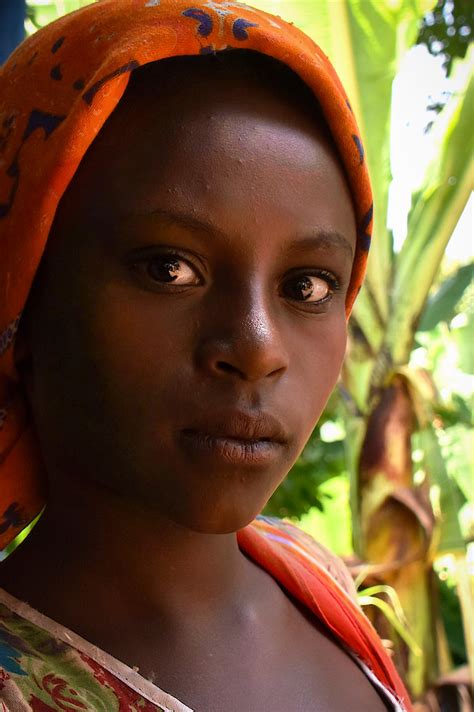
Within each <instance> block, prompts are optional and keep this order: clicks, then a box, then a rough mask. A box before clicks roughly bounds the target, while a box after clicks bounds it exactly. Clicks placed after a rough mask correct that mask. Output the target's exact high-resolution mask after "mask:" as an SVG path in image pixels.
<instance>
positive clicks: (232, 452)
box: [181, 431, 282, 465]
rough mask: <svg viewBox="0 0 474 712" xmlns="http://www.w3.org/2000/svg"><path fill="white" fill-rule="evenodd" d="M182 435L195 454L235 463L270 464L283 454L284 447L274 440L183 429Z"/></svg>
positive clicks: (189, 449) (186, 445)
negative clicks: (249, 438)
mask: <svg viewBox="0 0 474 712" xmlns="http://www.w3.org/2000/svg"><path fill="white" fill-rule="evenodd" d="M181 436H182V438H181V439H182V442H183V445H184V446H185V448H186V450H187V451H188V452H189V453H190V454H192V455H193V456H196V455H202V456H207V457H211V458H213V459H218V460H220V461H221V462H227V463H230V464H234V465H238V464H245V465H268V464H270V463H271V462H272V461H273V460H275V459H276V458H277V457H278V456H279V455H280V454H281V448H282V445H281V443H278V442H275V441H274V440H239V439H237V438H226V437H215V436H213V435H207V434H205V433H199V432H195V431H182V432H181Z"/></svg>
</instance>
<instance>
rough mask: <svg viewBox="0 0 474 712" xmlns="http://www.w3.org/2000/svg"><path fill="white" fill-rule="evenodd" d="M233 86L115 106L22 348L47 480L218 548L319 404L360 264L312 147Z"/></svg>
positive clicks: (65, 213)
mask: <svg viewBox="0 0 474 712" xmlns="http://www.w3.org/2000/svg"><path fill="white" fill-rule="evenodd" d="M229 84H230V83H229ZM229 84H228V83H223V82H222V81H220V80H219V79H212V78H210V77H205V76H203V77H199V76H196V77H195V78H193V81H192V82H189V84H188V85H186V86H185V87H180V88H177V89H176V90H174V91H168V92H165V93H161V94H160V95H159V96H156V92H155V96H154V97H153V96H152V94H153V92H150V93H149V94H148V96H147V98H146V99H145V98H143V97H142V96H140V95H139V94H138V93H136V92H132V93H131V94H127V95H126V98H125V100H124V101H123V102H122V103H121V104H120V105H119V107H118V109H117V110H116V111H115V112H114V114H112V116H111V117H110V119H109V121H108V122H107V124H106V125H105V127H104V128H103V130H102V131H101V133H100V134H99V136H98V138H97V140H96V141H95V142H94V144H93V145H92V147H91V149H90V150H89V152H88V154H87V155H86V157H85V158H84V160H83V162H82V163H81V166H80V168H79V170H78V172H77V173H76V175H75V177H74V180H73V182H72V183H71V185H70V187H69V189H68V191H67V193H66V195H65V196H64V198H63V199H62V201H61V204H60V206H59V210H58V213H57V216H56V220H55V224H54V227H53V230H52V234H51V237H50V241H49V243H48V248H47V252H46V255H45V258H44V262H43V265H42V270H41V274H40V278H39V282H38V285H37V289H36V290H35V293H34V297H33V300H32V302H31V304H30V317H31V318H30V320H29V323H30V326H29V332H28V333H29V336H28V338H29V344H30V350H31V353H32V364H31V373H30V376H31V377H30V379H29V380H30V384H31V385H30V398H31V402H32V407H33V413H34V417H35V420H36V423H37V427H38V432H39V436H40V441H41V444H42V448H43V453H44V458H45V462H46V467H47V470H48V472H49V473H50V476H51V478H52V480H53V481H54V479H55V478H58V477H62V478H64V477H66V478H68V477H75V478H88V479H92V480H94V481H96V482H100V483H101V484H103V485H105V486H106V487H107V488H109V489H112V490H114V491H115V492H118V493H121V494H123V495H125V496H127V497H130V498H133V499H134V500H135V501H137V502H141V503H143V504H145V505H146V506H147V507H153V508H154V509H156V511H157V512H159V513H160V515H162V516H165V517H169V518H171V519H172V520H173V521H175V522H178V523H180V524H182V525H184V526H185V527H188V528H190V529H192V530H195V531H202V532H216V533H217V532H222V533H223V532H230V531H235V530H237V529H239V528H241V527H243V526H245V525H246V524H247V523H248V522H249V521H251V520H252V519H253V518H254V517H255V516H256V515H257V513H258V512H259V511H261V509H262V508H263V506H264V505H265V503H266V501H267V500H268V498H269V497H270V495H271V494H272V492H273V491H274V490H275V488H276V487H277V486H278V484H279V483H280V482H281V480H282V479H283V478H284V476H285V475H286V474H287V472H288V470H289V469H290V467H291V465H292V464H293V463H294V461H295V460H296V458H297V457H298V455H299V453H300V452H301V450H302V448H303V446H304V444H305V443H306V441H307V439H308V437H309V436H310V434H311V431H312V429H313V428H314V425H315V423H316V421H317V420H318V418H319V416H320V414H321V411H322V410H323V408H324V405H325V404H326V401H327V399H328V397H329V394H330V392H331V390H332V389H333V387H334V385H335V383H336V380H337V377H338V374H339V371H340V367H341V363H342V359H343V356H344V352H345V346H346V322H345V310H344V303H345V295H346V290H347V287H348V285H349V279H350V274H351V267H352V258H353V251H354V247H355V220H354V214H353V209H352V203H351V198H350V193H349V190H348V187H347V185H346V182H345V178H344V175H343V171H342V169H341V167H340V165H339V162H338V160H337V158H336V156H335V153H334V149H333V147H332V146H331V144H330V142H329V141H328V139H327V137H326V134H325V132H324V130H323V129H322V128H321V127H318V126H315V125H314V121H312V120H311V119H310V118H309V116H308V115H307V114H306V113H305V112H303V111H302V110H301V109H298V108H296V107H292V106H290V105H288V104H287V103H285V102H284V101H283V100H282V99H280V98H279V97H278V96H276V95H275V94H274V93H273V92H272V91H270V90H266V89H263V88H261V87H257V86H252V85H251V84H249V83H248V82H244V81H240V82H239V81H235V82H233V83H232V84H231V85H230V86H229Z"/></svg>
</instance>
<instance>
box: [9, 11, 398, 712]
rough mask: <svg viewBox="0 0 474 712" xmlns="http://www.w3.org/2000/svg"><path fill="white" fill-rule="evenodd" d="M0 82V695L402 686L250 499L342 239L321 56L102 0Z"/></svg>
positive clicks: (332, 306) (363, 249) (343, 698)
mask: <svg viewBox="0 0 474 712" xmlns="http://www.w3.org/2000/svg"><path fill="white" fill-rule="evenodd" d="M223 50H226V51H225V52H224V51H223ZM242 50H244V51H242ZM158 60H160V61H158ZM0 97H1V99H0V102H1V103H0V112H1V114H0V115H1V120H2V122H3V123H2V126H3V135H2V143H1V147H2V164H1V171H2V172H1V176H0V191H1V193H0V215H1V217H0V240H1V244H2V266H1V268H0V269H1V271H2V287H1V288H2V295H3V294H4V295H5V297H6V298H5V306H3V301H2V311H1V313H0V323H1V324H2V329H3V331H2V336H1V339H2V356H1V358H2V360H1V374H2V380H1V387H2V391H1V393H0V396H1V398H2V403H4V409H3V416H2V420H3V427H2V430H1V440H0V443H1V452H2V458H3V460H2V474H1V477H2V490H1V495H0V497H1V499H0V505H1V506H0V512H1V514H2V515H3V519H1V520H0V521H1V522H2V523H1V525H0V532H1V533H2V540H1V542H0V545H1V546H3V547H10V548H9V551H10V550H11V549H12V548H14V547H15V545H16V544H17V543H18V535H19V533H21V531H22V530H23V529H24V527H25V526H27V525H28V524H30V523H31V522H32V521H34V520H35V518H36V517H38V514H40V513H41V512H42V510H43V508H44V506H45V504H46V502H47V506H46V508H45V511H44V513H43V514H42V516H41V518H40V519H39V523H38V524H36V526H35V529H34V531H33V532H32V534H31V535H30V536H29V537H28V539H27V540H26V541H25V542H24V544H22V546H21V547H18V548H17V549H16V550H15V552H14V553H13V554H12V555H11V556H10V557H9V558H7V559H6V561H5V562H4V563H3V564H2V567H1V569H0V586H1V587H2V589H3V591H2V592H1V594H0V645H1V646H2V647H0V652H2V653H3V654H2V657H1V658H0V660H2V662H1V663H0V665H1V667H0V680H1V687H0V700H1V701H2V703H3V706H4V708H6V709H7V710H50V709H53V710H59V709H71V710H72V709H74V710H75V709H87V710H116V709H117V710H119V709H120V710H136V709H150V710H152V709H165V710H186V709H194V710H206V711H210V710H219V711H221V710H226V711H229V712H231V711H233V710H240V711H242V710H248V711H251V710H272V711H274V710H299V711H301V712H306V711H307V710H331V711H332V710H334V711H336V710H341V711H342V710H349V709H350V710H361V711H362V710H373V711H374V712H376V711H379V710H385V709H391V710H393V709H396V710H407V709H410V706H409V700H408V696H407V694H406V692H405V690H404V688H403V685H402V683H401V681H400V680H399V678H398V676H397V673H396V672H395V670H394V668H393V665H392V663H391V661H390V659H389V658H388V656H387V655H386V653H385V652H384V649H383V646H382V644H381V642H380V640H379V639H378V638H377V635H376V633H375V632H374V630H373V629H372V627H371V626H370V624H369V622H368V621H367V620H366V619H365V617H364V616H363V614H362V613H361V611H360V610H359V608H358V607H357V604H356V603H355V601H354V598H353V590H352V589H351V583H350V581H349V578H348V576H347V573H346V572H345V571H344V570H343V568H342V567H341V565H340V564H339V562H338V561H337V559H335V558H334V557H331V556H330V555H329V553H327V552H325V551H324V550H323V549H322V548H321V547H319V546H318V545H317V544H316V543H315V542H313V541H312V540H311V539H309V538H307V537H305V536H304V535H302V534H301V533H299V532H298V530H296V529H295V528H294V527H292V526H291V525H289V524H285V523H282V522H277V521H273V520H265V519H263V520H262V519H260V520H257V521H254V520H255V517H256V516H257V515H258V513H259V512H260V511H261V510H262V508H263V507H264V505H265V503H266V501H267V500H268V498H269V497H270V495H271V494H272V492H273V491H274V490H275V488H276V487H277V486H278V484H279V483H280V482H281V480H282V479H283V478H284V476H285V475H286V473H287V472H288V470H289V469H290V467H291V465H292V464H293V462H294V461H295V460H296V458H297V457H298V455H299V453H300V452H301V450H302V448H303V446H304V444H305V442H306V441H307V439H308V437H309V435H310V433H311V431H312V429H313V427H314V424H315V423H316V421H317V419H318V417H319V416H320V414H321V412H322V410H323V408H324V405H325V403H326V401H327V398H328V397H329V394H330V392H331V390H332V388H333V387H334V385H335V383H336V380H337V377H338V374H339V371H340V367H341V364H342V359H343V356H344V351H345V345H346V318H347V316H348V314H349V312H350V310H351V307H352V304H353V301H354V299H355V297H356V295H357V291H358V289H359V287H360V284H361V281H362V278H363V273H364V269H365V261H366V256H367V250H368V247H369V243H370V225H371V194H370V186H369V182H368V176H367V172H366V168H365V164H364V155H363V150H362V145H361V142H360V139H359V137H358V132H357V127H356V125H355V122H354V119H353V116H352V113H351V110H350V106H349V104H348V102H347V99H346V97H345V94H344V92H343V90H342V87H341V86H340V83H339V81H338V79H337V77H336V75H335V73H334V70H333V69H332V68H331V66H330V65H329V63H328V60H327V58H326V57H325V56H324V55H323V53H322V52H321V51H320V50H319V48H317V47H316V46H315V45H314V43H313V42H312V41H311V40H309V39H308V38H307V37H305V36H304V35H303V34H302V33H301V32H299V31H298V30H296V29H295V28H293V27H291V26H289V25H287V24H286V23H284V22H283V21H282V20H281V19H280V18H276V17H272V16H270V15H266V14H265V13H262V12H259V11H256V10H253V9H251V8H248V7H246V6H244V5H242V4H240V3H233V2H219V3H217V2H202V0H200V1H199V2H196V3H194V4H192V5H190V4H188V3H186V2H182V1H181V0H179V1H176V0H161V2H160V1H159V0H158V1H157V0H150V1H149V2H145V0H140V1H138V0H121V1H120V2H117V1H116V0H113V1H111V0H104V1H103V2H100V3H98V4H97V5H92V6H89V7H87V8H85V9H83V10H81V11H79V12H76V13H73V14H71V15H69V16H67V17H65V18H63V19H61V20H59V21H58V22H56V23H53V24H52V25H50V26H49V27H47V28H46V29H45V30H43V31H40V32H38V33H37V34H36V35H34V36H33V37H32V38H31V39H30V40H28V41H27V42H25V43H24V44H23V45H22V46H21V47H20V48H19V49H18V50H17V51H16V52H15V53H14V55H12V57H11V58H10V60H9V61H8V63H7V64H6V65H5V67H4V68H3V70H2V75H1V76H0ZM3 255H4V256H5V258H3ZM40 261H41V264H40ZM38 266H39V270H38ZM35 275H36V276H35ZM33 278H35V282H34V286H33V288H32V289H31V286H32V282H33ZM30 290H31V291H30ZM27 298H28V303H27V304H26V300H27ZM25 304H26V306H25ZM20 315H21V323H20ZM3 325H4V327H3ZM18 327H19V328H18ZM46 482H48V492H47V493H46ZM20 538H21V537H20ZM295 641H296V645H295ZM341 683H342V684H341Z"/></svg>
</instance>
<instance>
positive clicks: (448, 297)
mask: <svg viewBox="0 0 474 712" xmlns="http://www.w3.org/2000/svg"><path fill="white" fill-rule="evenodd" d="M473 268H474V263H473V262H471V263H470V264H467V265H463V266H462V267H460V268H459V269H458V270H457V272H456V273H455V274H453V275H452V276H451V277H448V279H446V280H445V281H444V282H443V284H442V285H441V287H440V288H439V289H438V291H437V292H436V294H434V295H433V296H432V297H431V298H430V299H429V300H428V302H427V304H426V307H425V310H424V312H423V315H422V317H421V321H420V324H419V326H418V331H431V329H433V328H434V327H435V326H436V324H438V322H440V321H451V319H452V318H453V317H454V316H455V315H456V305H457V304H458V302H459V300H460V299H461V297H462V296H463V294H464V292H465V290H466V288H467V287H468V286H469V284H470V282H471V281H472V276H473Z"/></svg>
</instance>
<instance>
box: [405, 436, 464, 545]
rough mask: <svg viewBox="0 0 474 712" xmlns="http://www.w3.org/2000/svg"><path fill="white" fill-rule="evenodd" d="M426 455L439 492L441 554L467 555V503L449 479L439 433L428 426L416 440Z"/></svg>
mask: <svg viewBox="0 0 474 712" xmlns="http://www.w3.org/2000/svg"><path fill="white" fill-rule="evenodd" d="M414 439H415V440H416V441H417V443H418V444H419V447H420V448H421V450H422V451H423V464H424V467H425V470H426V472H427V474H428V477H429V481H430V482H431V483H432V488H433V485H434V487H435V489H434V490H433V492H434V493H435V494H436V498H437V501H436V502H434V503H433V505H434V506H433V509H434V510H435V514H436V516H437V519H438V522H439V525H440V532H439V543H438V547H437V552H438V553H441V552H452V551H461V552H464V551H465V542H464V538H463V536H462V532H461V527H460V524H459V518H458V512H459V510H460V509H461V507H462V505H463V504H464V502H465V501H466V500H465V498H464V496H463V494H462V492H461V490H460V489H459V486H458V485H457V483H456V482H455V481H454V480H453V479H452V478H451V477H450V476H449V473H448V471H447V468H446V463H445V460H444V458H443V455H442V452H441V448H440V445H439V442H438V438H437V435H436V431H435V429H434V428H433V426H432V425H430V424H428V425H427V426H426V427H425V428H423V429H422V430H420V431H419V433H417V435H416V437H415V438H414Z"/></svg>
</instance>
